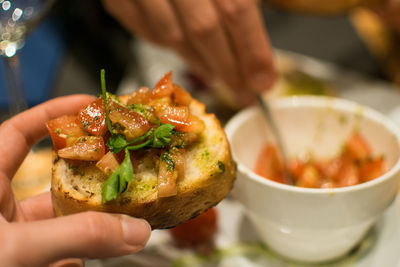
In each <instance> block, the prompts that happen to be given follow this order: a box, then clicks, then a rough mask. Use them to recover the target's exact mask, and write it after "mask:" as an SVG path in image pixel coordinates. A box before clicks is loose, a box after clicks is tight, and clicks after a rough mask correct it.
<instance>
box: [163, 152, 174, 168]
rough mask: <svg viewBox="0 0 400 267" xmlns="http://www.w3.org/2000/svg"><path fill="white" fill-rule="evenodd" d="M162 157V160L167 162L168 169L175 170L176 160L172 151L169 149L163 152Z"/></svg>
mask: <svg viewBox="0 0 400 267" xmlns="http://www.w3.org/2000/svg"><path fill="white" fill-rule="evenodd" d="M160 159H161V161H162V162H165V163H166V164H167V171H169V172H173V171H174V170H175V162H174V160H173V159H172V157H171V153H170V152H168V151H167V152H164V153H162V154H161V157H160Z"/></svg>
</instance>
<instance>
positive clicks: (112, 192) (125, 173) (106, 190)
mask: <svg viewBox="0 0 400 267" xmlns="http://www.w3.org/2000/svg"><path fill="white" fill-rule="evenodd" d="M132 178H133V167H132V162H131V157H130V154H129V151H128V149H125V159H124V161H123V162H122V163H121V165H120V166H119V167H118V169H117V170H116V171H115V172H113V173H112V174H111V176H110V177H109V178H108V179H107V180H106V181H105V183H104V184H103V186H102V188H101V196H102V199H101V202H102V203H104V202H107V201H111V200H113V199H116V198H117V196H118V194H121V193H123V192H125V190H126V188H128V183H129V182H130V181H132Z"/></svg>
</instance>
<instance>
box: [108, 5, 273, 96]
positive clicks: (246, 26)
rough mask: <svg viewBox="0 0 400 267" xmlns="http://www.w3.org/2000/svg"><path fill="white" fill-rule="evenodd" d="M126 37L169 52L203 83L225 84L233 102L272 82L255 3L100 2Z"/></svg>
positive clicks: (269, 58)
mask: <svg viewBox="0 0 400 267" xmlns="http://www.w3.org/2000/svg"><path fill="white" fill-rule="evenodd" d="M103 2H104V6H105V8H106V9H107V10H108V11H109V12H110V14H112V15H113V16H114V17H115V18H116V19H117V20H119V21H120V23H121V24H122V25H123V26H125V27H126V28H127V29H128V30H129V31H131V32H132V33H134V34H136V35H138V36H139V37H142V38H144V39H147V40H149V41H151V42H153V43H156V44H159V45H162V46H166V47H169V48H172V49H173V50H174V51H176V52H177V53H178V54H180V55H181V56H182V57H183V58H184V59H185V60H186V62H187V63H188V64H189V66H190V67H191V69H192V70H193V71H194V72H195V73H196V74H198V75H199V76H200V77H202V78H203V79H205V80H206V81H211V82H214V81H216V80H223V81H224V82H225V84H226V85H228V86H229V87H230V88H231V89H233V90H234V93H235V95H236V99H237V101H239V103H242V104H248V103H249V102H250V101H251V100H253V98H254V94H253V93H250V92H249V91H248V90H251V91H252V92H262V91H265V90H267V89H269V88H270V86H271V85H272V83H273V82H274V80H275V76H276V75H275V69H274V66H273V58H272V57H273V56H272V52H271V48H270V45H269V41H268V37H267V35H266V31H265V28H264V25H263V21H262V18H261V14H260V12H259V10H258V7H257V2H258V1H256V0H201V1H199V0H171V1H165V0H103Z"/></svg>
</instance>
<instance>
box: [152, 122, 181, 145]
mask: <svg viewBox="0 0 400 267" xmlns="http://www.w3.org/2000/svg"><path fill="white" fill-rule="evenodd" d="M174 128H175V126H174V125H172V124H169V123H167V124H163V125H161V126H159V127H158V128H157V129H156V130H155V131H154V138H153V140H152V144H151V147H154V148H162V147H165V146H166V145H168V144H169V142H171V138H170V136H171V134H172V133H173V129H174Z"/></svg>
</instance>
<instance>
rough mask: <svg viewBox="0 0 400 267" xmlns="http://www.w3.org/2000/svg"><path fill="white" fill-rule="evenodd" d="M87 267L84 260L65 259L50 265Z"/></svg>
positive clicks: (55, 266) (56, 266)
mask: <svg viewBox="0 0 400 267" xmlns="http://www.w3.org/2000/svg"><path fill="white" fill-rule="evenodd" d="M83 266H85V264H84V262H83V260H82V259H74V258H70V259H65V260H60V261H57V262H55V263H52V264H50V266H49V267H83Z"/></svg>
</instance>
